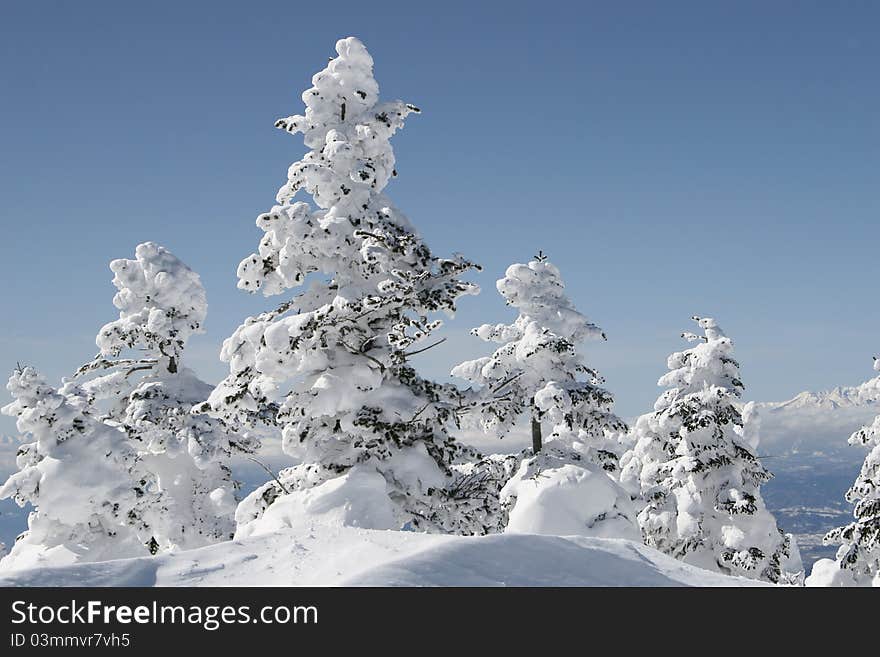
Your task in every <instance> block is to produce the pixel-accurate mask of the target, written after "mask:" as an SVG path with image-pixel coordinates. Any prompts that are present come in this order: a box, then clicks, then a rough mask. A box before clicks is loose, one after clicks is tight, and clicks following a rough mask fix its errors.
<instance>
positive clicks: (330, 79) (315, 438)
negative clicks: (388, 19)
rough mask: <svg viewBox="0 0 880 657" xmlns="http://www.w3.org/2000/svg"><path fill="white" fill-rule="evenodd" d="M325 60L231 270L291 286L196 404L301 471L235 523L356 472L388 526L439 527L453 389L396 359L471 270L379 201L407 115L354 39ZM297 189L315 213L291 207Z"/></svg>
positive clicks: (241, 337)
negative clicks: (389, 97)
mask: <svg viewBox="0 0 880 657" xmlns="http://www.w3.org/2000/svg"><path fill="white" fill-rule="evenodd" d="M336 52H337V54H338V56H337V57H335V58H333V59H331V60H330V63H329V64H328V65H327V67H326V68H325V69H324V70H322V71H320V72H319V73H317V74H316V75H315V76H314V77H313V78H312V85H313V86H312V87H311V88H310V89H308V90H307V91H305V92H304V93H303V95H302V99H303V102H304V103H305V106H306V110H305V113H304V114H303V115H294V116H290V117H287V118H284V119H280V120H279V121H278V122H277V123H276V126H277V127H278V128H281V129H283V130H286V131H287V132H290V133H291V134H296V133H302V135H303V137H304V140H305V145H306V147H307V148H308V152H307V153H306V154H305V156H304V157H303V158H302V159H301V160H299V161H298V162H295V163H294V164H293V165H292V166H291V167H290V169H289V171H288V181H287V183H285V184H284V186H283V187H281V189H280V191H279V192H278V195H277V198H276V202H277V205H275V206H274V207H273V208H272V209H271V210H270V211H269V212H266V213H264V214H261V215H259V216H258V217H257V226H258V227H259V228H260V229H261V230H262V231H263V232H264V235H263V238H262V240H261V241H260V245H259V250H258V252H257V253H255V254H253V255H251V256H248V257H247V258H245V259H244V260H243V261H242V263H241V264H240V266H239V268H238V277H239V283H238V285H239V287H240V288H241V289H243V290H246V291H249V292H262V293H263V294H264V295H266V296H271V295H277V294H281V293H283V292H286V291H289V290H296V291H297V292H296V293H295V296H293V298H289V299H287V300H285V301H284V302H283V303H281V304H280V305H279V306H278V307H277V308H276V309H275V310H272V311H270V312H267V313H264V314H262V315H259V316H256V317H250V318H248V319H247V320H246V321H245V322H244V324H242V325H241V326H240V327H239V328H238V329H237V330H236V331H235V333H234V334H233V335H232V336H231V337H230V338H228V339H227V340H226V341H225V343H224V345H223V349H222V352H221V358H222V359H223V360H224V361H225V362H227V363H228V364H229V368H230V374H229V376H228V377H226V379H225V380H224V381H223V382H221V383H220V385H219V386H218V387H217V388H216V389H215V390H214V392H213V393H212V394H211V395H210V397H209V399H208V401H207V402H206V403H205V404H204V405H203V406H202V407H201V408H202V409H204V410H206V411H207V412H209V413H210V414H212V415H213V416H215V417H218V418H222V419H223V420H225V421H227V422H230V423H232V424H233V425H235V426H236V427H238V428H240V429H241V430H242V431H243V432H246V433H248V434H252V433H254V432H256V431H258V429H259V427H260V425H261V424H269V425H276V426H278V427H280V428H281V430H282V436H283V449H284V451H285V452H286V453H287V454H289V455H290V456H292V457H294V458H295V459H297V460H298V461H299V462H300V465H298V466H296V467H293V468H290V469H287V470H285V471H283V472H282V473H281V474H280V475H279V477H278V478H277V481H276V480H273V481H270V482H268V483H267V484H266V485H265V486H264V487H262V488H261V489H259V490H257V491H256V492H255V493H254V494H253V495H251V496H250V497H249V498H248V499H247V500H246V501H245V502H243V503H242V505H241V506H240V508H239V512H238V519H239V524H243V523H247V522H250V521H252V520H254V519H256V518H259V517H260V515H261V514H262V513H263V511H264V510H265V509H266V508H267V507H268V506H269V505H271V504H272V503H273V502H274V501H275V499H277V498H278V496H279V495H284V494H286V493H290V492H292V491H296V490H300V489H303V488H308V487H313V486H317V485H320V484H321V483H322V482H325V481H327V480H328V479H329V478H333V477H337V476H341V475H344V473H346V472H348V471H349V470H351V469H352V468H354V467H355V466H358V467H359V471H360V472H363V471H364V469H372V470H373V471H375V472H379V473H380V474H381V475H382V476H383V477H384V479H385V481H386V482H387V488H388V495H389V496H390V498H391V499H392V501H393V503H394V508H395V509H396V513H397V521H398V522H399V525H400V526H413V527H417V528H421V529H441V530H442V529H446V528H447V527H448V525H449V519H448V518H447V517H446V516H447V515H448V513H451V507H452V506H454V504H452V502H450V500H449V497H448V495H447V494H446V493H445V490H446V488H447V487H448V486H449V485H450V482H451V481H452V479H453V473H452V471H451V469H450V468H451V464H453V462H454V461H455V460H456V459H457V458H458V457H459V456H460V452H461V448H460V447H459V446H458V445H457V444H456V442H455V441H454V440H453V439H452V438H451V436H450V435H449V433H448V432H447V427H448V426H449V425H450V423H454V421H455V417H456V415H457V413H458V411H459V408H458V407H459V406H460V405H461V404H463V401H462V395H461V394H460V393H459V392H458V390H457V389H456V388H455V387H454V386H451V385H439V384H437V383H434V382H431V381H428V380H425V379H424V378H422V377H420V376H419V375H418V374H417V372H416V370H415V369H414V368H413V366H412V365H411V364H410V358H411V357H412V356H413V355H415V353H417V352H419V351H421V350H423V349H426V348H428V347H429V346H430V345H428V346H426V347H420V346H419V345H420V343H422V342H423V341H424V340H426V338H428V337H429V336H430V335H431V334H432V333H433V332H434V331H435V330H436V329H437V328H438V327H439V326H440V321H439V320H437V319H435V318H434V317H435V315H436V313H437V312H445V313H449V314H451V313H452V312H453V311H454V310H455V306H456V302H457V300H458V299H459V297H461V296H462V295H466V294H473V293H476V292H477V288H476V286H474V285H472V284H470V283H467V282H465V281H463V280H462V279H461V278H460V277H461V276H462V274H464V273H465V272H466V271H467V270H469V269H471V268H473V267H474V265H473V264H472V263H470V262H469V261H467V260H465V259H463V258H461V257H454V258H451V259H442V258H438V257H436V256H435V255H434V254H433V253H432V252H431V250H430V249H429V248H428V246H427V245H426V244H425V242H424V241H423V240H422V239H421V238H420V237H419V235H418V234H417V233H416V231H415V229H414V228H413V226H412V225H411V224H410V222H409V221H408V219H407V218H406V217H405V216H404V215H403V213H401V211H400V210H398V209H397V208H395V207H394V205H393V204H392V202H391V200H390V199H389V198H388V197H386V196H385V195H384V194H383V190H384V189H385V187H386V185H387V184H388V182H389V181H390V180H391V178H392V177H394V176H396V175H397V172H396V170H395V159H394V151H393V150H392V147H391V144H390V141H389V140H390V138H391V137H392V136H393V135H394V133H395V132H396V131H397V130H398V129H400V128H402V127H403V124H404V120H405V119H406V117H407V116H409V115H410V114H412V113H417V112H418V111H419V110H418V109H417V108H416V107H414V106H413V105H409V104H406V103H403V102H401V101H392V102H381V101H380V100H379V87H378V84H377V83H376V80H375V79H374V77H373V60H372V57H371V56H370V54H369V53H368V52H367V50H366V48H365V47H364V45H363V44H362V43H361V42H360V41H358V40H357V39H356V38H353V37H350V38H347V39H341V40H340V41H339V42H337V44H336ZM299 192H304V193H306V194H308V195H310V196H311V197H312V200H313V201H314V206H312V205H310V204H309V203H307V202H305V201H295V197H296V195H297V194H298V193H299Z"/></svg>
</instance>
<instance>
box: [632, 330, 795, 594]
mask: <svg viewBox="0 0 880 657" xmlns="http://www.w3.org/2000/svg"><path fill="white" fill-rule="evenodd" d="M693 319H694V321H695V322H697V324H698V325H699V326H700V328H701V329H703V331H704V335H702V336H698V335H695V334H693V333H684V334H682V337H684V338H685V339H687V340H688V341H691V342H694V341H699V342H700V344H698V345H696V346H695V347H693V348H691V349H688V350H686V351H681V352H676V353H674V354H672V355H671V356H670V357H669V360H668V367H669V370H670V371H669V372H668V373H667V374H666V375H664V376H663V377H661V379H660V381H659V382H658V385H660V386H663V387H665V388H667V390H666V391H665V392H664V393H663V394H662V395H660V397H659V399H658V400H657V402H656V404H655V405H654V412H653V413H649V414H646V415H643V416H641V417H640V418H639V419H638V421H637V422H636V425H635V427H634V428H633V431H632V440H633V443H634V446H633V448H632V449H631V450H630V451H628V452H627V453H626V454H625V455H624V456H623V457H622V459H621V468H622V473H621V481H622V482H623V483H624V485H626V486H627V487H630V489H631V490H634V491H637V494H638V495H639V496H640V497H641V498H642V503H643V504H644V507H643V508H642V510H641V512H640V513H639V516H638V519H639V524H640V526H641V529H642V534H643V537H644V540H645V543H646V544H647V545H649V546H651V547H654V548H657V549H658V550H660V551H662V552H665V553H667V554H669V555H672V556H674V557H676V558H678V559H681V560H682V561H685V562H688V563H691V564H694V565H697V566H700V567H703V568H707V569H713V570H718V571H720V572H722V573H725V574H729V575H740V576H744V577H749V578H752V579H762V580H766V581H769V582H783V583H797V582H799V581H800V578H801V577H802V573H801V565H800V555H799V553H798V551H797V546H796V545H795V543H794V539H793V537H792V536H791V535H787V534H784V533H783V532H782V531H781V530H780V529H779V528H778V527H777V525H776V520H775V519H774V518H773V516H772V515H771V513H770V512H769V511H768V510H767V508H766V506H765V505H764V501H763V499H762V498H761V492H760V486H761V484H763V483H765V482H767V481H769V480H770V478H771V477H772V475H771V474H770V473H769V472H768V471H767V470H766V469H765V468H764V466H763V465H762V464H761V462H760V461H759V460H758V458H757V457H756V456H755V453H754V447H755V445H756V442H757V436H756V425H755V420H754V417H753V416H754V406H753V405H752V406H748V407H747V408H743V406H742V404H741V402H740V396H741V395H742V391H743V384H742V382H741V381H740V375H739V364H738V363H737V362H736V361H735V360H734V359H733V356H732V352H733V343H732V342H731V340H730V338H728V337H727V336H725V335H724V333H723V332H722V330H721V329H720V328H719V327H718V325H717V324H716V322H715V320H713V319H711V318H708V317H707V318H700V317H694V318H693ZM744 412H745V414H746V418H745V419H744ZM750 416H752V417H750Z"/></svg>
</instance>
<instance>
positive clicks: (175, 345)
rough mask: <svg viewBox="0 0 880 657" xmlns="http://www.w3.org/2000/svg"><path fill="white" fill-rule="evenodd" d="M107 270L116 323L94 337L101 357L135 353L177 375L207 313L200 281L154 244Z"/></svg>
mask: <svg viewBox="0 0 880 657" xmlns="http://www.w3.org/2000/svg"><path fill="white" fill-rule="evenodd" d="M110 270H111V271H112V272H113V274H114V276H113V285H115V286H116V288H117V289H118V290H119V291H118V292H117V293H116V296H115V297H113V305H115V306H116V307H117V308H118V309H119V319H117V320H114V321H112V322H110V323H108V324H106V325H104V327H103V328H101V330H100V331H99V333H98V336H97V338H96V340H95V342H96V343H97V345H98V348H99V349H100V350H101V355H103V356H118V355H119V353H120V352H121V351H122V350H123V349H126V348H129V349H130V348H135V347H140V348H143V349H146V350H147V351H148V352H151V353H150V355H151V356H153V357H156V358H162V359H165V360H166V361H167V367H168V369H169V370H171V371H176V367H177V363H178V362H179V360H180V355H181V352H182V350H183V347H184V345H185V343H186V341H187V339H189V337H190V336H191V335H193V334H194V333H201V332H203V329H202V324H203V323H204V321H205V315H206V314H207V312H208V302H207V298H206V296H205V288H204V287H203V286H202V283H201V280H200V279H199V275H198V274H196V273H195V272H194V271H192V270H191V269H190V268H189V267H187V266H186V265H185V264H184V263H183V262H182V261H181V260H179V259H178V258H177V257H176V256H175V255H174V254H173V253H171V252H170V251H168V250H167V249H165V248H164V247H162V246H159V245H158V244H156V243H154V242H145V243H143V244H139V245H138V246H137V248H136V249H135V259H134V260H129V259H125V258H121V259H118V260H114V261H112V262H111V263H110Z"/></svg>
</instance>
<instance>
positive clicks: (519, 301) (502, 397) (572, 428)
mask: <svg viewBox="0 0 880 657" xmlns="http://www.w3.org/2000/svg"><path fill="white" fill-rule="evenodd" d="M497 288H498V291H499V292H500V293H501V295H502V296H503V297H504V298H505V300H506V301H507V304H508V305H510V306H513V307H514V308H516V309H517V310H518V311H519V315H518V317H517V318H516V320H515V321H514V323H513V324H495V325H491V324H485V325H483V326H480V327H479V328H476V329H474V330H473V331H472V333H473V334H474V335H476V336H478V337H480V338H482V339H483V340H485V341H487V342H496V343H500V344H501V346H500V347H498V348H497V349H496V350H495V352H494V353H493V354H492V355H491V356H486V357H483V358H478V359H476V360H472V361H467V362H464V363H462V364H460V365H458V366H457V367H455V368H454V369H453V370H452V374H453V376H457V377H460V378H462V379H465V380H467V381H470V382H471V383H473V384H476V385H478V386H480V390H479V391H478V393H477V395H478V401H477V402H476V403H475V404H474V406H475V411H476V412H475V413H473V414H472V415H471V416H470V417H471V418H476V419H477V421H478V422H479V424H480V425H481V428H482V429H483V431H484V432H486V433H488V434H490V435H497V436H499V437H504V435H506V434H507V433H508V432H509V431H510V430H511V428H512V427H513V426H514V424H515V423H516V422H517V421H518V420H519V419H521V418H523V416H525V417H526V419H527V420H528V421H529V422H530V424H531V434H532V449H531V450H530V451H529V450H526V451H525V452H524V453H523V454H521V455H520V457H519V461H520V462H519V463H518V464H517V463H516V461H515V460H514V462H512V463H511V461H510V458H508V459H507V460H501V459H500V458H496V459H495V460H494V461H493V462H492V464H493V465H495V476H494V477H493V478H491V479H490V480H489V481H491V482H493V483H495V482H498V481H499V479H500V477H501V475H505V476H506V477H507V481H506V482H503V481H502V482H501V483H502V484H503V486H499V487H495V486H492V487H487V488H486V489H485V491H484V499H487V500H491V503H490V504H488V505H487V506H490V507H492V508H493V509H497V512H496V513H495V514H494V515H493V516H492V518H493V520H494V521H495V522H496V524H499V525H501V526H502V527H504V528H505V530H506V531H517V532H527V533H554V532H560V533H570V534H582V535H593V536H606V537H612V536H613V537H621V538H638V529H637V527H636V522H635V515H634V512H633V509H632V504H631V501H630V498H629V495H628V494H627V493H626V492H625V491H624V490H623V489H622V488H621V487H620V486H619V484H617V482H616V481H614V479H613V477H612V475H613V474H614V473H615V471H616V470H617V461H618V457H619V455H620V452H621V451H622V450H621V445H620V442H619V435H620V434H621V432H623V431H625V430H626V426H625V424H624V423H623V422H622V421H621V420H620V418H618V417H617V416H616V415H615V414H614V413H613V411H612V406H613V398H612V396H611V394H610V393H609V392H608V391H607V390H605V389H604V388H603V387H602V379H601V377H600V376H599V374H598V373H597V372H596V371H595V370H594V369H592V368H589V367H587V366H586V365H585V364H584V359H583V356H582V354H581V353H580V352H579V350H578V344H579V343H580V342H582V341H584V340H589V339H604V338H605V335H604V334H603V333H602V331H601V330H600V329H599V328H598V327H597V326H596V325H595V324H593V323H592V322H590V321H589V320H588V319H587V318H586V317H585V316H584V315H582V314H581V313H580V312H578V311H577V310H576V309H575V308H574V306H573V305H572V303H571V301H570V300H569V299H568V297H567V296H566V294H565V289H564V285H563V282H562V277H561V275H560V273H559V270H558V269H557V268H556V267H555V266H554V265H553V264H552V263H550V262H549V261H548V260H547V258H546V257H545V256H544V255H543V253H539V254H538V255H537V256H536V257H535V258H534V259H533V260H532V261H531V262H529V263H528V264H514V265H511V266H510V267H509V268H508V269H507V272H506V273H505V276H504V278H502V279H501V280H499V281H498V283H497ZM545 425H546V426H549V427H550V433H549V435H547V436H546V439H545V436H544V426H545ZM502 464H503V465H504V469H503V470H499V469H498V466H499V465H502ZM517 466H518V467H517ZM511 475H512V476H511ZM563 491H564V492H563ZM585 500H587V502H585Z"/></svg>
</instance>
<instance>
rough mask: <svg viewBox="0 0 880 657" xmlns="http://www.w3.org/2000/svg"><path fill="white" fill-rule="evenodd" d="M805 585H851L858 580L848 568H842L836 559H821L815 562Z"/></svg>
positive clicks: (854, 584)
mask: <svg viewBox="0 0 880 657" xmlns="http://www.w3.org/2000/svg"><path fill="white" fill-rule="evenodd" d="M804 585H805V586H812V587H829V586H830V587H850V586H856V580H855V578H854V577H853V576H852V573H851V572H850V571H849V570H847V569H846V568H841V567H840V565H839V564H838V563H837V562H836V561H835V560H834V559H819V560H818V561H817V562H816V563H814V564H813V570H812V572H810V576H809V577H807V579H806V580H804Z"/></svg>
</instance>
